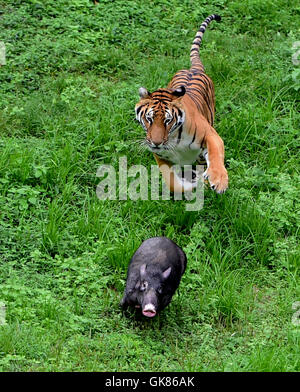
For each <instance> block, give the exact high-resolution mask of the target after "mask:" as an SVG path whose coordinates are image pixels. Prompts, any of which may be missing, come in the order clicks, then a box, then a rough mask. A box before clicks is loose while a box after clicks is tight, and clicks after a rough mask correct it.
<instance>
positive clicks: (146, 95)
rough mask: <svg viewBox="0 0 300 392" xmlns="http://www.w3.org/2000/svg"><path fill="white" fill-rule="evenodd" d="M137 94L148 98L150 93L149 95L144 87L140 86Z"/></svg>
mask: <svg viewBox="0 0 300 392" xmlns="http://www.w3.org/2000/svg"><path fill="white" fill-rule="evenodd" d="M139 94H140V97H141V98H143V99H145V98H150V95H151V94H150V93H149V91H148V90H147V89H146V88H145V87H140V89H139Z"/></svg>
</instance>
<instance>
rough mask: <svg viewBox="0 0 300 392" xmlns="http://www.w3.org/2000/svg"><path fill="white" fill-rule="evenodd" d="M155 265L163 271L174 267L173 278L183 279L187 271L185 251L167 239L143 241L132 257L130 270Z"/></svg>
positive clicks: (158, 238) (154, 238)
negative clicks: (143, 265) (145, 265)
mask: <svg viewBox="0 0 300 392" xmlns="http://www.w3.org/2000/svg"><path fill="white" fill-rule="evenodd" d="M144 263H146V264H147V267H150V266H151V265H153V266H154V265H155V266H156V267H158V266H159V267H160V269H161V270H162V271H164V270H166V269H167V268H168V267H170V266H171V267H172V270H173V273H172V275H173V278H175V277H177V276H178V277H179V279H180V278H181V276H182V274H183V273H184V271H185V269H186V264H187V259H186V255H185V253H184V251H183V250H182V249H181V248H180V247H179V246H178V245H177V244H176V243H175V242H174V241H172V240H170V239H169V238H167V237H153V238H148V239H147V240H145V241H143V242H142V244H141V245H140V247H139V248H138V249H137V251H136V252H135V253H134V255H133V256H132V259H131V261H130V266H129V270H135V269H137V268H139V267H140V266H141V265H142V264H144Z"/></svg>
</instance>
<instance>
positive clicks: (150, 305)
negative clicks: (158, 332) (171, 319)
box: [142, 290, 158, 317]
mask: <svg viewBox="0 0 300 392" xmlns="http://www.w3.org/2000/svg"><path fill="white" fill-rule="evenodd" d="M157 302H158V301H157V295H156V293H155V291H154V290H149V291H148V292H147V293H146V294H145V296H144V298H143V301H142V313H143V315H144V316H146V317H154V316H155V315H156V311H157Z"/></svg>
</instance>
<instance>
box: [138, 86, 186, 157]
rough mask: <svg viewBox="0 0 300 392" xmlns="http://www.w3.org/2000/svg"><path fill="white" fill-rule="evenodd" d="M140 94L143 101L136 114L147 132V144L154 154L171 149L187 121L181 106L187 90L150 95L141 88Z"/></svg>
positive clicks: (164, 90) (181, 88) (155, 92)
mask: <svg viewBox="0 0 300 392" xmlns="http://www.w3.org/2000/svg"><path fill="white" fill-rule="evenodd" d="M139 94H140V97H141V100H140V102H139V103H138V104H137V105H136V107H135V113H136V119H137V121H139V123H140V124H141V125H142V127H143V128H144V130H145V131H146V140H145V144H146V145H147V147H148V148H149V150H150V151H152V152H158V151H160V150H168V149H170V148H171V142H170V139H171V137H172V135H174V133H175V131H176V130H178V129H179V128H180V127H181V126H182V124H183V123H184V119H185V113H184V110H183V109H182V107H181V105H180V98H181V97H182V96H183V95H184V94H185V88H184V87H183V86H181V87H180V88H178V89H176V90H174V89H158V90H156V91H154V92H153V93H149V92H148V91H147V90H146V89H145V88H143V87H141V88H140V90H139Z"/></svg>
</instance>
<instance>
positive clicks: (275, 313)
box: [0, 0, 300, 371]
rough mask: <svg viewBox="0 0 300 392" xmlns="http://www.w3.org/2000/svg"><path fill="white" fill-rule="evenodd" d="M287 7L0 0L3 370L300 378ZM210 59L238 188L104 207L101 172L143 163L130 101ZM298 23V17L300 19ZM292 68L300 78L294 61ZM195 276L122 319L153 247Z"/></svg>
mask: <svg viewBox="0 0 300 392" xmlns="http://www.w3.org/2000/svg"><path fill="white" fill-rule="evenodd" d="M299 11H300V9H299V7H298V8H297V7H295V5H294V3H292V2H291V1H283V0H276V1H275V2H274V1H272V2H271V1H268V0H267V1H260V0H255V1H251V2H249V1H247V0H243V1H226V0H223V1H215V0H213V1H202V2H200V3H199V4H196V3H195V2H190V1H178V0H172V1H165V0H159V1H155V2H152V3H151V4H149V2H146V1H142V2H141V1H139V2H137V1H133V0H132V1H118V2H110V1H101V2H100V3H99V5H98V6H95V5H94V3H93V2H92V1H87V0H73V1H67V0H62V1H60V2H51V1H48V0H47V1H43V2H38V1H35V0H27V1H22V2H21V1H19V0H14V1H10V0H9V1H5V2H4V1H1V0H0V25H1V32H0V41H3V42H5V45H6V50H7V64H6V65H5V66H3V67H0V86H1V89H0V127H1V136H0V150H1V153H0V300H1V301H3V302H4V303H5V304H6V307H7V313H6V315H7V317H6V319H7V323H6V325H2V326H0V370H1V371H299V370H300V361H299V358H300V355H299V351H300V350H299V347H300V345H299V343H300V342H299V339H300V330H299V326H297V325H294V324H293V323H292V317H293V314H294V313H295V310H293V309H292V304H293V303H295V302H296V301H299V300H300V290H299V287H300V285H299V260H300V249H299V179H300V178H299V152H298V149H299V145H300V143H299V132H298V131H299V122H300V121H299V120H300V116H299V100H298V98H299V88H300V84H299V83H300V82H299V79H297V78H296V77H295V75H296V76H297V75H298V76H299V73H297V72H298V68H297V66H296V65H294V64H293V62H292V55H293V53H294V52H293V50H292V45H293V43H294V42H295V41H297V40H299V23H297V22H298V20H299ZM213 12H215V13H219V14H221V15H222V17H223V21H222V23H220V24H218V23H212V24H211V25H210V27H209V29H208V31H207V32H206V33H205V36H204V40H203V46H202V48H201V57H202V60H203V62H204V64H205V65H206V70H207V73H208V74H209V75H210V76H211V77H212V79H213V80H214V83H215V89H216V105H217V108H216V113H217V115H216V128H217V130H218V132H219V134H220V135H221V136H222V138H223V139H224V141H225V147H226V166H227V168H228V172H229V177H230V188H229V190H228V191H227V192H226V194H225V195H222V196H221V197H220V196H219V195H216V194H214V193H213V192H211V191H209V190H207V191H206V192H205V201H204V209H202V210H201V211H198V212H188V211H186V210H185V203H186V202H185V201H176V202H175V201H163V200H158V201H142V200H138V201H131V200H127V201H108V200H107V201H100V200H98V198H97V197H96V187H97V184H98V182H99V179H98V178H97V177H96V172H97V169H98V167H99V166H100V165H101V164H103V163H106V164H107V163H110V164H112V165H113V166H114V167H115V168H118V160H119V157H121V156H127V159H128V167H130V166H132V165H134V164H140V163H142V164H144V165H146V166H147V167H148V168H149V170H150V167H151V165H152V164H154V159H153V157H152V156H151V154H150V153H149V152H146V151H145V152H141V151H138V150H136V148H135V143H134V141H135V140H137V139H138V138H141V135H142V133H143V130H142V129H141V128H140V126H139V125H138V124H136V123H135V122H134V105H135V103H136V102H137V100H138V94H137V91H138V88H139V87H140V86H145V87H146V88H148V89H149V90H150V91H151V90H154V89H156V88H158V87H163V86H166V85H167V83H168V81H169V80H170V78H171V77H172V75H173V74H174V73H175V72H176V71H177V70H178V69H180V68H187V67H189V50H190V46H191V43H192V40H193V37H194V34H195V32H196V30H197V27H198V26H199V24H200V23H201V22H202V20H203V19H204V18H205V17H206V16H208V15H209V14H211V13H213ZM297 19H298V20H297ZM298 67H299V66H298ZM155 235H166V236H168V237H170V238H171V239H173V240H175V241H176V242H177V243H178V244H179V245H180V246H181V247H182V248H183V249H184V250H185V252H186V254H187V257H188V267H187V271H186V273H185V275H184V276H183V279H182V282H181V285H180V288H179V291H178V293H177V294H176V295H175V297H174V298H173V301H172V303H171V304H170V305H169V306H168V307H167V308H166V309H165V310H164V311H163V312H161V314H159V315H158V317H156V318H155V319H153V320H146V319H144V318H142V317H141V316H140V315H139V314H134V313H127V314H126V315H123V314H122V313H121V311H120V309H119V306H118V304H119V301H120V299H121V296H122V293H123V289H124V284H125V276H126V270H127V265H128V262H129V259H130V257H131V255H132V253H133V252H134V250H135V249H136V248H137V247H138V246H139V244H140V242H141V241H142V240H143V239H146V238H149V237H151V236H155Z"/></svg>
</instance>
